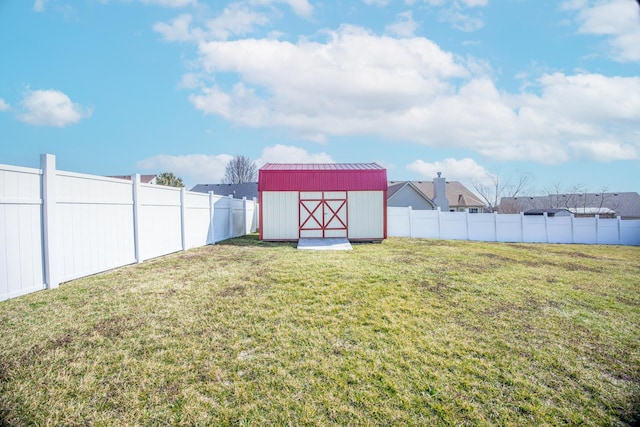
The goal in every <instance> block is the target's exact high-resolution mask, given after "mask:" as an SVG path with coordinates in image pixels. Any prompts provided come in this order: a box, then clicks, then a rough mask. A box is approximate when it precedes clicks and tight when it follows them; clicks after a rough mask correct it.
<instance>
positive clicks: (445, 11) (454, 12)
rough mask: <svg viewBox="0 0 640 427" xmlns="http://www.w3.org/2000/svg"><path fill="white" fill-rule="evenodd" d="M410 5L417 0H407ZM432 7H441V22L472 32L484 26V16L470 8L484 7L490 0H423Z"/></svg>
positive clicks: (439, 14) (439, 15) (439, 16)
mask: <svg viewBox="0 0 640 427" xmlns="http://www.w3.org/2000/svg"><path fill="white" fill-rule="evenodd" d="M405 3H406V4H408V5H413V4H414V3H416V1H415V0H409V1H407V0H405ZM422 3H425V4H427V5H429V6H431V7H437V8H440V11H439V13H438V18H439V20H440V21H441V22H448V23H450V24H451V27H453V28H455V29H456V30H460V31H464V32H472V31H476V30H479V29H480V28H482V27H484V17H483V15H482V13H481V12H478V11H474V12H472V14H470V13H469V9H470V8H479V7H484V6H486V5H487V4H489V1H488V0H422Z"/></svg>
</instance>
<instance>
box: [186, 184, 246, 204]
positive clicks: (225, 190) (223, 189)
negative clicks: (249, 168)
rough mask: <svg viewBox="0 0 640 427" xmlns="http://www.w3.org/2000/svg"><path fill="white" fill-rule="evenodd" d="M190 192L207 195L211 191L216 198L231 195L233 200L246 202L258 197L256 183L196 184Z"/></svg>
mask: <svg viewBox="0 0 640 427" xmlns="http://www.w3.org/2000/svg"><path fill="white" fill-rule="evenodd" d="M191 191H195V192H198V193H208V192H210V191H213V194H216V195H218V196H228V195H229V194H232V195H233V198H234V199H242V198H243V197H246V198H247V199H248V200H251V199H253V198H254V197H255V198H257V197H258V183H257V182H245V183H242V184H197V185H195V186H194V187H193V188H192V189H191Z"/></svg>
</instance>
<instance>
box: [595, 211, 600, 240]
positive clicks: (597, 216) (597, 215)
mask: <svg viewBox="0 0 640 427" xmlns="http://www.w3.org/2000/svg"><path fill="white" fill-rule="evenodd" d="M599 228H600V214H596V245H597V244H599V243H600V233H599V231H600V230H599Z"/></svg>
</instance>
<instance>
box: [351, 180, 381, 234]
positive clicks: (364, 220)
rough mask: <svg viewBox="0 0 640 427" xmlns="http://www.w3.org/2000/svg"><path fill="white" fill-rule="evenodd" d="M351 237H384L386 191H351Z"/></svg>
mask: <svg viewBox="0 0 640 427" xmlns="http://www.w3.org/2000/svg"><path fill="white" fill-rule="evenodd" d="M347 200H348V201H347V203H348V206H347V209H348V212H349V223H348V224H347V225H348V227H349V238H350V239H383V238H384V216H385V211H384V192H382V191H349V195H348V197H347Z"/></svg>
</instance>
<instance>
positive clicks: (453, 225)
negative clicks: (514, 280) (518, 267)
mask: <svg viewBox="0 0 640 427" xmlns="http://www.w3.org/2000/svg"><path fill="white" fill-rule="evenodd" d="M387 234H388V235H389V236H395V237H420V238H435V239H457V240H467V239H468V240H479V241H485V242H492V241H497V242H526V243H584V244H614V245H615V244H623V245H635V246H640V220H621V219H596V218H573V217H546V216H533V215H532V216H529V215H522V214H467V213H465V212H438V211H431V210H416V211H414V210H412V209H411V208H402V207H389V208H387Z"/></svg>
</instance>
